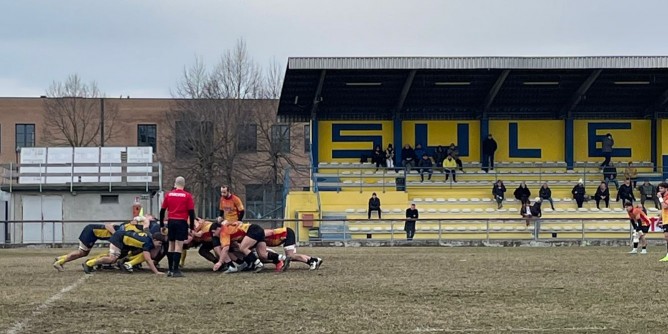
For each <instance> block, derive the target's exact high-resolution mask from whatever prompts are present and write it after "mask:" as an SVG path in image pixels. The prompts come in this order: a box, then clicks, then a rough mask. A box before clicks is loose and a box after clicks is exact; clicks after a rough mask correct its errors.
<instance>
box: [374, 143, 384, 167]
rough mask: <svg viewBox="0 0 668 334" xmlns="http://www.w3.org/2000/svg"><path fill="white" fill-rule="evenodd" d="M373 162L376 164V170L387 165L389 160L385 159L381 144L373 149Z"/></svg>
mask: <svg viewBox="0 0 668 334" xmlns="http://www.w3.org/2000/svg"><path fill="white" fill-rule="evenodd" d="M371 162H372V163H374V164H376V171H378V168H379V167H387V161H386V160H385V152H384V151H383V149H382V148H380V145H378V146H376V149H374V150H373V153H372V154H371Z"/></svg>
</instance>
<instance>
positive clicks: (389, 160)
mask: <svg viewBox="0 0 668 334" xmlns="http://www.w3.org/2000/svg"><path fill="white" fill-rule="evenodd" d="M385 163H386V164H387V167H388V168H394V147H393V146H392V144H388V145H387V149H386V150H385Z"/></svg>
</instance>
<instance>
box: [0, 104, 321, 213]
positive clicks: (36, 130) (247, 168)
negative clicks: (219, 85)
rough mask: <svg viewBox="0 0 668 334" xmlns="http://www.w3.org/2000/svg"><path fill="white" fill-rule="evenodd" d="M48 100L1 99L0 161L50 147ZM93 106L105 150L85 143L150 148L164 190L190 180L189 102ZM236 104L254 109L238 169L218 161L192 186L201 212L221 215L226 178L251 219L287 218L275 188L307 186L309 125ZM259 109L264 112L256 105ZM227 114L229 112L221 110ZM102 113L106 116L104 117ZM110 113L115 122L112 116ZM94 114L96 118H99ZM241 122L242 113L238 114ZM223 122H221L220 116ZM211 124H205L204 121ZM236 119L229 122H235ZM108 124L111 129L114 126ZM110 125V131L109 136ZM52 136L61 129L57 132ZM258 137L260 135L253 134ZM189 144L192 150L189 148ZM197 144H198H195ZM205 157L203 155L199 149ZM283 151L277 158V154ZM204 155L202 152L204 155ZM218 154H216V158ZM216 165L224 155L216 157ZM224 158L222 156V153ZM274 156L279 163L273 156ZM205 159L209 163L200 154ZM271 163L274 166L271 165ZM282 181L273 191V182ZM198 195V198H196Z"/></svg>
mask: <svg viewBox="0 0 668 334" xmlns="http://www.w3.org/2000/svg"><path fill="white" fill-rule="evenodd" d="M46 101H48V99H46V98H0V163H2V164H4V165H9V164H10V163H11V164H16V163H17V161H18V159H19V154H20V148H21V147H53V146H63V144H62V143H59V144H58V145H54V144H53V141H52V140H50V139H48V138H50V137H48V136H47V135H46V133H47V131H46V130H47V129H50V130H51V132H52V133H53V132H54V125H53V124H51V123H52V121H51V122H50V121H48V120H47V117H45V113H46V108H45V103H46ZM87 101H89V102H92V105H94V107H93V108H92V109H91V113H92V114H94V115H97V114H98V113H99V111H100V110H101V109H102V105H104V111H105V117H104V118H103V117H101V116H100V117H99V118H93V119H94V120H95V121H94V122H91V126H89V129H88V131H91V130H90V129H91V128H92V127H99V124H100V123H102V121H103V120H104V123H105V127H104V128H105V131H106V132H105V136H109V134H110V132H111V136H110V138H108V139H106V140H105V142H104V145H99V140H96V141H95V142H94V143H91V144H90V145H88V146H105V147H114V146H152V147H153V149H154V153H155V156H154V157H155V158H154V161H159V162H160V163H161V164H162V176H163V177H162V181H163V182H162V187H163V189H165V190H169V189H171V185H172V182H173V181H172V180H173V178H174V177H175V176H176V175H177V174H181V175H186V176H187V175H189V172H190V171H192V170H195V169H196V168H197V163H196V162H197V161H198V158H197V155H198V152H196V151H194V153H192V152H186V153H188V154H184V153H183V150H179V149H178V147H177V145H186V146H188V145H190V146H193V145H194V144H192V143H190V144H188V143H185V144H184V143H179V142H178V141H179V140H178V139H176V138H177V137H178V138H181V139H182V138H183V135H180V134H176V136H175V133H174V132H175V131H180V130H175V129H176V127H175V126H174V124H173V123H174V122H175V121H174V120H175V119H176V118H175V117H174V116H169V115H173V113H174V111H175V110H178V109H179V108H181V106H182V105H183V102H184V101H185V102H188V101H186V100H175V99H131V98H105V99H103V100H100V99H95V100H92V101H91V100H87ZM205 102H206V103H209V104H208V105H219V104H225V103H228V104H229V103H231V102H230V101H205ZM237 102H238V101H235V102H232V103H236V104H237V105H240V106H241V108H242V109H244V110H251V109H252V110H255V111H256V112H255V113H254V114H253V116H250V117H246V118H245V120H244V124H243V125H237V126H236V127H235V128H236V129H237V131H239V134H238V135H237V136H235V137H237V140H238V142H236V143H235V144H233V145H234V146H235V147H236V148H237V150H236V151H235V152H236V153H235V154H234V164H235V166H237V168H236V170H235V171H234V172H229V173H218V171H219V170H220V169H222V168H224V167H221V166H225V164H224V163H222V162H221V161H214V162H215V163H216V165H215V166H216V167H214V168H215V169H216V171H215V172H214V173H213V175H211V179H210V181H209V184H207V189H205V190H202V189H200V188H199V187H198V185H196V184H192V183H191V184H189V186H191V187H192V189H193V191H194V192H195V196H196V198H197V197H206V200H204V199H202V198H200V199H199V206H200V207H201V208H200V210H202V211H200V213H201V214H204V215H207V216H210V215H217V211H216V210H217V206H216V205H215V203H217V198H218V197H217V196H218V194H217V189H218V187H219V186H220V184H222V183H227V182H226V181H225V180H230V179H231V180H232V188H233V192H235V193H236V194H237V195H239V196H240V197H241V198H242V199H243V200H245V203H246V206H247V209H248V210H247V211H248V212H249V214H250V215H249V217H253V218H255V217H279V216H282V210H280V207H281V206H282V202H281V200H282V196H278V195H275V196H270V194H271V192H272V189H273V191H276V192H277V193H278V194H282V192H283V191H282V189H283V186H285V187H287V188H288V189H296V188H303V187H308V186H309V178H308V168H307V167H306V166H308V165H309V156H310V135H309V134H310V129H309V125H308V123H291V124H281V123H278V122H277V117H276V108H277V101H276V100H248V101H245V100H242V101H240V103H237ZM258 106H259V107H258ZM222 109H224V108H222ZM100 115H101V113H100ZM110 115H115V118H114V119H113V120H112V119H110ZM96 117H97V116H96ZM233 118H234V119H237V118H239V117H238V115H237V116H234V117H233ZM223 119H224V118H223ZM207 122H208V121H207ZM230 122H231V121H230ZM109 123H111V124H109ZM209 126H211V127H212V128H213V131H214V132H215V131H219V132H224V131H232V130H221V129H224V128H220V127H219V126H218V125H213V126H212V125H209ZM110 128H111V131H110ZM55 132H58V131H57V129H56V130H55ZM253 132H255V133H253ZM190 146H189V147H190ZM194 146H198V145H194ZM199 153H201V152H199ZM279 153H280V154H279ZM200 155H201V154H200ZM214 155H215V154H214ZM215 156H216V157H217V158H216V159H217V160H221V159H220V156H218V155H215ZM222 156H225V155H222ZM272 156H273V157H274V158H272ZM199 159H200V160H206V159H205V158H203V157H200V158H199ZM272 161H273V162H274V163H272ZM287 169H291V171H290V172H289V173H290V180H291V181H290V184H288V185H283V181H284V179H285V177H284V176H285V171H286V170H287ZM274 180H276V181H277V184H276V185H274V186H272V181H274ZM198 195H201V196H198Z"/></svg>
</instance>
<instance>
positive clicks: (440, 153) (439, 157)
mask: <svg viewBox="0 0 668 334" xmlns="http://www.w3.org/2000/svg"><path fill="white" fill-rule="evenodd" d="M447 156H448V155H447V154H446V152H445V149H444V148H443V146H441V145H438V147H436V151H434V162H435V163H436V167H437V168H442V167H443V160H445V157H447Z"/></svg>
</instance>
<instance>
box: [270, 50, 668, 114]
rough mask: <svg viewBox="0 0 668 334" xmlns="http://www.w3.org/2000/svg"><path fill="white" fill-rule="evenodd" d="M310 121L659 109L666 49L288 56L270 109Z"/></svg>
mask: <svg viewBox="0 0 668 334" xmlns="http://www.w3.org/2000/svg"><path fill="white" fill-rule="evenodd" d="M312 113H316V114H317V116H318V118H320V119H340V120H346V119H351V120H354V119H392V118H393V117H394V116H395V115H396V116H398V117H400V118H402V119H476V118H482V117H488V118H491V119H495V118H514V119H516V118H532V119H555V118H565V117H573V118H611V117H614V118H643V117H655V116H658V117H663V116H665V115H668V57H664V56H657V57H653V56H652V57H650V56H646V57H645V56H642V57H369V58H360V57H354V58H330V57H327V58H290V59H289V60H288V66H287V69H286V74H285V80H284V83H283V90H282V93H281V98H280V104H279V108H278V115H279V117H280V118H281V119H283V120H286V121H307V120H309V119H310V118H311V114H312Z"/></svg>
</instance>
